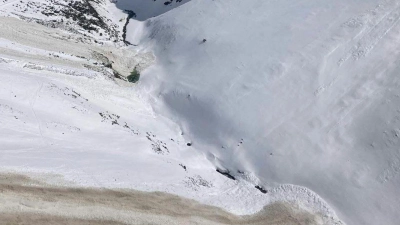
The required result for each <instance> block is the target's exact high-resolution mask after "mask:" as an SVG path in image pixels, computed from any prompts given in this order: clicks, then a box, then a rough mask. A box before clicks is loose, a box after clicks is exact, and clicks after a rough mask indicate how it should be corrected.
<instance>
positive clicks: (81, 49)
mask: <svg viewBox="0 0 400 225" xmlns="http://www.w3.org/2000/svg"><path fill="white" fill-rule="evenodd" d="M0 16H5V17H0V81H1V82H0V87H1V89H0V128H1V129H0V132H1V134H0V143H1V145H0V153H1V157H0V164H1V165H2V171H18V172H23V173H27V174H28V175H32V174H38V173H39V174H42V173H55V174H60V175H63V177H64V178H65V179H66V180H67V181H68V182H71V181H72V182H74V184H69V185H84V186H95V187H111V188H134V189H138V190H144V191H163V192H168V193H173V194H179V195H182V196H185V197H189V198H192V199H196V200H198V201H200V202H202V203H206V204H211V205H214V206H218V207H222V208H223V209H225V210H228V211H230V212H233V213H236V214H250V213H254V212H257V211H259V210H261V209H262V208H263V207H264V206H265V205H266V204H270V203H273V202H282V201H283V202H286V203H290V204H289V205H290V206H291V207H293V208H294V209H296V208H301V209H305V210H307V211H309V212H311V213H313V214H314V215H315V218H314V219H313V221H311V222H310V223H312V224H343V223H342V222H341V221H340V220H339V219H338V218H337V217H336V213H337V214H338V217H339V218H340V219H342V220H343V221H344V222H345V223H347V224H349V225H350V224H371V225H372V224H388V225H391V224H397V217H398V216H397V214H398V213H397V211H398V210H399V209H400V201H399V199H398V196H400V189H399V188H398V187H400V176H399V171H400V152H399V149H400V148H399V147H400V139H399V135H400V119H399V118H400V89H399V86H400V78H399V76H398V72H399V71H400V70H399V68H398V62H399V61H400V55H399V53H400V47H399V45H398V43H399V41H400V23H399V21H400V3H399V2H398V1H395V0H367V1H359V0H332V1H320V0H304V1H295V0H282V1H265V0H246V1H242V0H226V1H217V0H213V1H205V0H191V1H188V0H182V1H180V0H175V1H172V0H157V1H153V0H112V1H109V0H67V1H58V0H31V1H25V0H21V1H19V0H18V1H13V0H1V2H0ZM10 17H13V18H10ZM16 18H17V19H16ZM134 68H137V69H138V71H139V72H140V73H141V74H140V80H139V82H138V83H137V84H129V83H128V82H126V79H125V77H126V76H127V75H129V74H130V73H131V72H132V71H133V70H134ZM50 181H51V182H55V183H57V182H58V181H57V180H50ZM0 210H1V209H0Z"/></svg>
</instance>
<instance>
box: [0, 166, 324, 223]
mask: <svg viewBox="0 0 400 225" xmlns="http://www.w3.org/2000/svg"><path fill="white" fill-rule="evenodd" d="M0 221H2V224H7V225H25V224H26V225H28V224H29V225H50V224H52V225H53V224H54V225H56V224H57V225H59V224H65V225H81V224H82V225H83V224H85V225H87V224H90V225H92V224H93V225H97V224H99V225H102V224H110V225H111V224H112V225H114V224H115V225H122V224H152V225H154V224H160V225H161V224H163V225H164V224H185V225H186V224H207V225H212V224H238V225H244V224H248V225H280V224H285V225H291V224H296V225H298V224H304V225H306V224H307V225H308V224H320V222H319V221H321V220H320V218H319V216H318V215H312V214H310V213H308V212H306V211H302V210H300V209H298V208H296V207H292V206H291V205H289V204H286V203H275V204H273V205H269V206H267V207H265V209H264V210H263V211H262V212H260V213H258V214H256V215H252V216H242V217H240V216H236V215H233V214H230V213H228V212H225V211H223V210H221V209H219V208H216V207H211V206H206V205H202V204H199V203H198V202H196V201H193V200H189V199H184V198H181V197H178V196H175V195H170V194H166V193H160V192H152V193H148V192H140V191H132V190H110V189H91V188H67V187H55V186H50V185H47V184H45V183H44V182H40V181H35V180H32V179H30V178H28V177H26V176H23V175H15V174H1V175H0Z"/></svg>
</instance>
